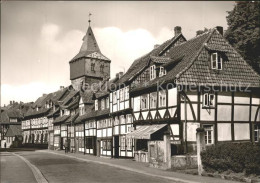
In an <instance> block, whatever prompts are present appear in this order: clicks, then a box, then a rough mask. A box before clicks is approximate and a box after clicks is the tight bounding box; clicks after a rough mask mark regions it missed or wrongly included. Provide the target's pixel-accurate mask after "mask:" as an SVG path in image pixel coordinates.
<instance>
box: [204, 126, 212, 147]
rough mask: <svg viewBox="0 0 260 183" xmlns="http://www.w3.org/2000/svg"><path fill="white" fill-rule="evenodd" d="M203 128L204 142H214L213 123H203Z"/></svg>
mask: <svg viewBox="0 0 260 183" xmlns="http://www.w3.org/2000/svg"><path fill="white" fill-rule="evenodd" d="M203 128H204V129H205V144H206V145H210V144H214V133H213V132H214V130H213V125H203Z"/></svg>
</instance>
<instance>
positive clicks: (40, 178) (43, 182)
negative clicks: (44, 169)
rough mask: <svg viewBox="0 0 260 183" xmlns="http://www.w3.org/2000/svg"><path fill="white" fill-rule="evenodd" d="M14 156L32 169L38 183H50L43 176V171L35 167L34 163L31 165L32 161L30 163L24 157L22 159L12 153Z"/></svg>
mask: <svg viewBox="0 0 260 183" xmlns="http://www.w3.org/2000/svg"><path fill="white" fill-rule="evenodd" d="M12 154H13V155H15V156H17V157H19V158H21V159H22V160H23V161H24V162H25V163H26V164H27V165H28V166H29V167H30V168H31V170H32V172H33V175H34V177H35V179H36V181H37V182H38V183H48V181H47V180H46V179H45V177H44V176H43V175H42V173H41V171H40V170H39V169H38V168H37V167H36V166H35V165H33V164H32V163H30V161H28V160H27V159H25V158H24V157H22V156H20V155H18V154H15V153H12Z"/></svg>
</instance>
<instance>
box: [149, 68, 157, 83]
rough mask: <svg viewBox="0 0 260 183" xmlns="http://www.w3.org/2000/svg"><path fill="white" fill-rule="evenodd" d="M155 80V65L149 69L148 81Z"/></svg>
mask: <svg viewBox="0 0 260 183" xmlns="http://www.w3.org/2000/svg"><path fill="white" fill-rule="evenodd" d="M155 78H156V70H155V65H152V66H151V67H150V80H153V79H155Z"/></svg>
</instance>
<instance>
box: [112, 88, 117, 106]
mask: <svg viewBox="0 0 260 183" xmlns="http://www.w3.org/2000/svg"><path fill="white" fill-rule="evenodd" d="M116 103H117V97H116V91H115V92H114V93H113V104H116Z"/></svg>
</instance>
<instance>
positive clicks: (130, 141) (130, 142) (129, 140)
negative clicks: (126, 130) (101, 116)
mask: <svg viewBox="0 0 260 183" xmlns="http://www.w3.org/2000/svg"><path fill="white" fill-rule="evenodd" d="M126 140H127V150H132V146H133V145H132V139H130V138H127V139H126Z"/></svg>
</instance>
